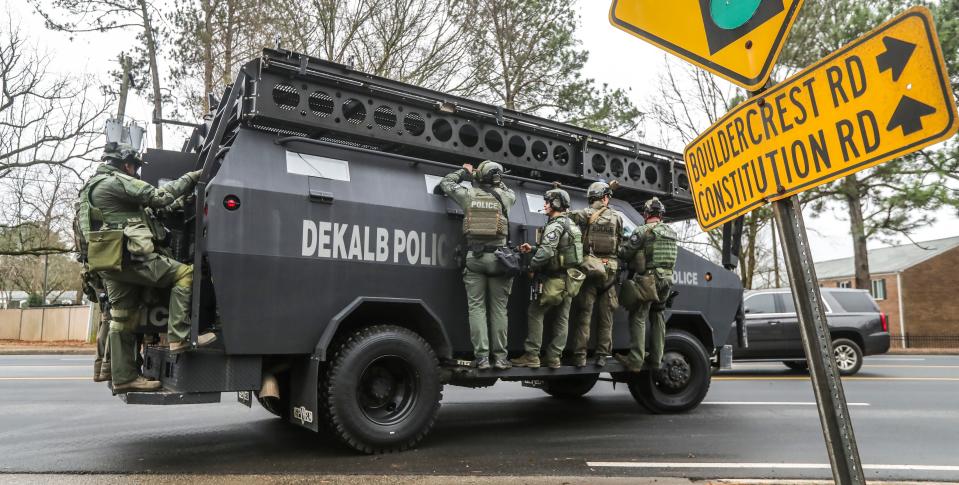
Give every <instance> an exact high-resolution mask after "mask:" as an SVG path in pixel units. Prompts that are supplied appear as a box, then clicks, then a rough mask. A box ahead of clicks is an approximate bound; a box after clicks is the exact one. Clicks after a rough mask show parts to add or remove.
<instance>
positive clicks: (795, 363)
mask: <svg viewBox="0 0 959 485" xmlns="http://www.w3.org/2000/svg"><path fill="white" fill-rule="evenodd" d="M783 365H785V366H786V367H789V368H790V369H792V370H807V369H809V364H807V363H806V361H805V360H784V361H783Z"/></svg>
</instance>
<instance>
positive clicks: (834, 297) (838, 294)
mask: <svg viewBox="0 0 959 485" xmlns="http://www.w3.org/2000/svg"><path fill="white" fill-rule="evenodd" d="M821 292H822V297H823V303H824V304H825V306H826V321H827V323H828V325H829V333H830V335H831V337H832V345H833V350H834V352H835V355H836V364H837V365H838V367H839V372H840V373H841V374H842V375H852V374H855V373H856V372H858V371H859V369H860V368H861V367H862V358H863V356H865V355H874V354H882V353H885V352H887V351H888V350H889V323H888V320H887V319H886V315H885V314H884V313H882V312H881V311H879V307H878V306H877V305H876V302H875V301H873V299H872V296H870V294H869V292H868V291H865V290H855V289H847V288H822V289H821ZM743 313H744V315H745V318H744V322H745V325H746V329H745V330H746V331H745V339H742V340H743V341H744V342H743V343H745V346H742V345H740V339H737V338H736V336H735V335H733V336H731V337H730V339H729V341H728V342H727V343H728V344H730V345H732V346H733V360H734V361H740V362H745V361H782V363H783V364H785V365H786V367H789V368H790V369H805V368H806V367H807V366H806V356H805V352H804V351H803V345H802V337H801V336H800V333H799V319H798V318H797V316H796V307H795V303H794V302H793V297H792V293H791V291H790V290H789V288H776V289H768V290H752V291H747V292H746V294H745V296H744V297H743Z"/></svg>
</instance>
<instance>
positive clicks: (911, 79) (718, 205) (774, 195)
mask: <svg viewBox="0 0 959 485" xmlns="http://www.w3.org/2000/svg"><path fill="white" fill-rule="evenodd" d="M957 130H959V113H957V112H956V102H955V100H954V99H953V94H952V86H951V84H950V78H949V74H948V73H947V72H946V65H945V61H944V60H943V55H942V49H941V47H940V45H939V40H938V37H937V35H936V30H935V24H934V22H933V19H932V13H931V12H930V11H929V10H928V9H926V8H925V7H914V8H911V9H909V10H907V11H906V12H904V13H902V14H900V15H899V16H897V17H895V18H893V19H892V20H890V21H888V22H886V23H885V24H883V25H881V26H879V27H877V28H876V29H874V30H872V31H871V32H869V33H867V34H865V35H863V36H862V37H860V38H858V39H856V40H854V41H852V42H851V43H849V44H847V45H846V46H844V47H842V48H841V49H839V50H837V51H836V52H833V53H832V54H829V55H828V56H826V57H825V58H823V59H821V60H820V61H819V62H817V63H815V64H813V65H811V66H809V67H807V68H806V69H804V70H802V71H800V72H799V73H796V74H795V75H793V76H792V77H790V78H789V79H786V80H784V81H783V82H781V83H779V84H777V85H775V86H773V87H772V88H770V89H768V90H766V91H764V92H763V93H762V94H759V95H756V96H754V97H752V98H750V99H748V100H746V101H744V102H742V103H741V104H739V105H737V106H736V107H734V108H733V109H731V110H730V111H729V113H726V115H725V116H723V117H722V118H720V119H719V120H718V121H716V123H715V124H713V126H711V127H710V128H709V129H708V130H706V131H704V132H703V133H702V134H700V135H699V137H698V138H696V139H695V140H693V141H692V142H691V143H690V144H689V145H688V146H687V147H686V150H685V159H686V168H687V171H688V172H689V175H690V177H689V179H690V188H691V189H692V192H693V201H694V203H695V206H696V217H697V219H698V220H699V223H700V225H701V226H702V227H703V229H704V230H709V229H713V228H716V227H718V226H720V225H722V224H723V223H725V222H728V221H731V220H733V219H735V218H736V217H739V216H741V215H743V214H745V213H747V212H749V211H751V210H753V209H756V208H757V207H761V206H762V205H764V204H766V203H767V202H769V201H772V200H779V199H783V198H786V197H789V196H791V195H794V194H798V193H800V192H804V191H806V190H809V189H811V188H813V187H817V186H819V185H822V184H825V183H829V182H831V181H833V180H836V179H838V178H840V177H843V176H845V175H848V174H851V173H855V172H858V171H860V170H864V169H867V168H869V167H873V166H875V165H878V164H880V163H883V162H885V161H888V160H891V159H893V158H896V157H901V156H903V155H905V154H908V153H911V152H914V151H916V150H919V149H921V148H923V147H926V146H929V145H932V144H934V143H938V142H940V141H943V140H946V139H948V138H951V137H952V136H954V135H955V134H956V131H957Z"/></svg>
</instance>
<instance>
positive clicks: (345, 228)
mask: <svg viewBox="0 0 959 485" xmlns="http://www.w3.org/2000/svg"><path fill="white" fill-rule="evenodd" d="M302 241H303V243H302V251H301V254H302V255H303V256H313V257H318V258H328V259H342V260H355V261H364V262H368V263H384V264H410V265H418V266H449V265H450V264H451V263H450V260H451V257H452V248H451V247H450V244H449V242H448V241H447V236H446V234H436V233H431V232H422V231H407V230H405V229H399V228H392V229H391V228H385V227H373V226H364V225H360V224H347V223H339V222H331V221H312V220H309V219H305V220H303V237H302Z"/></svg>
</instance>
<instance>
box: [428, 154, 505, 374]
mask: <svg viewBox="0 0 959 485" xmlns="http://www.w3.org/2000/svg"><path fill="white" fill-rule="evenodd" d="M469 178H470V174H469V172H467V171H466V170H462V169H461V170H457V171H455V172H453V173H451V174H449V175H447V176H446V177H443V180H442V181H441V182H440V189H441V190H442V191H443V192H444V193H445V194H446V195H447V196H449V197H450V198H451V199H453V201H454V202H456V203H457V204H458V205H459V206H460V207H462V208H463V211H464V220H463V232H464V234H465V236H466V244H467V246H468V247H467V252H466V268H465V269H464V270H463V284H464V285H465V286H466V304H467V307H468V312H469V326H470V341H471V342H472V343H473V356H474V358H476V359H480V358H483V357H489V356H490V353H492V354H493V357H494V358H496V359H506V330H507V326H508V319H507V312H506V303H507V302H508V301H509V295H510V292H511V291H512V289H513V277H512V276H507V275H504V274H503V269H502V267H501V265H500V264H499V263H498V262H497V261H496V256H494V255H493V251H494V250H495V249H496V248H498V247H502V246H505V245H506V242H507V231H508V227H509V226H508V225H509V221H508V216H509V210H510V208H512V207H513V204H514V203H515V202H516V195H514V194H513V191H512V190H510V188H509V187H507V186H506V184H503V183H502V182H500V183H498V184H495V185H492V186H490V185H480V184H478V183H476V185H475V186H473V187H464V186H463V185H460V183H461V182H463V181H465V180H469ZM492 192H495V194H496V195H497V196H499V200H497V199H496V198H495V197H493V196H492V194H491V193H492ZM500 200H501V201H502V205H500V203H499V201H500ZM497 214H498V215H497ZM487 325H488V327H489V328H488V330H487ZM490 337H492V338H490ZM491 350H492V352H491Z"/></svg>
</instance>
